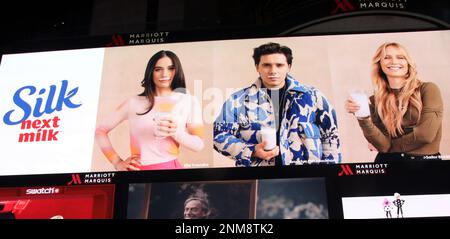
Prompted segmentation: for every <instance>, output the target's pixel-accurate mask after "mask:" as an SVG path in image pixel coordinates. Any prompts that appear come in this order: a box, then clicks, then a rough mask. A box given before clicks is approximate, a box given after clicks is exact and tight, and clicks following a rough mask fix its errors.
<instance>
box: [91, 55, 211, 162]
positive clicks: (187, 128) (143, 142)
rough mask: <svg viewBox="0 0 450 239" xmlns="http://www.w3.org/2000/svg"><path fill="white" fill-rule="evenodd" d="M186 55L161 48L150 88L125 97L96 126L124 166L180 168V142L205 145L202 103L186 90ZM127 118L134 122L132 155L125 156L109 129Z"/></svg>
mask: <svg viewBox="0 0 450 239" xmlns="http://www.w3.org/2000/svg"><path fill="white" fill-rule="evenodd" d="M184 79H185V78H184V73H183V68H182V66H181V63H180V60H179V59H178V57H177V56H176V55H175V53H173V52H171V51H159V52H158V53H156V54H155V55H153V56H152V57H151V58H150V60H149V61H148V64H147V68H146V70H145V75H144V79H143V80H142V82H141V85H142V87H144V91H143V92H142V93H141V94H139V95H137V96H132V97H130V98H129V99H127V100H126V101H125V102H123V103H122V104H121V105H120V106H119V107H118V108H117V109H116V110H115V111H114V112H113V113H112V114H111V115H110V116H109V117H106V118H105V119H104V120H103V121H102V122H100V123H99V124H98V126H97V129H96V133H95V136H96V140H97V143H98V145H99V146H100V148H101V150H102V152H103V154H104V155H105V157H106V158H107V159H108V160H109V161H110V162H111V163H112V164H113V165H114V167H115V168H116V169H117V170H119V171H125V170H157V169H178V168H182V165H181V164H180V162H179V161H178V156H179V148H180V145H182V146H184V147H187V148H189V149H191V150H194V151H200V150H202V149H203V147H204V142H203V122H202V113H201V109H200V104H199V102H198V101H197V100H196V98H195V97H193V96H190V95H188V94H185V89H186V84H185V80H184ZM124 120H128V121H129V125H130V127H129V128H130V147H131V155H130V156H129V157H127V158H126V159H125V160H123V159H122V158H121V157H120V156H119V155H118V154H117V152H116V151H115V150H114V149H113V147H112V144H111V141H110V139H109V137H108V132H110V131H111V130H112V129H114V128H115V127H116V126H117V125H119V124H120V123H121V122H123V121H124Z"/></svg>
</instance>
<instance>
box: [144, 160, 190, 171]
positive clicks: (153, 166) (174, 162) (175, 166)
mask: <svg viewBox="0 0 450 239" xmlns="http://www.w3.org/2000/svg"><path fill="white" fill-rule="evenodd" d="M181 168H183V166H182V165H181V163H180V162H178V160H177V159H174V160H171V161H169V162H165V163H157V164H149V165H142V166H141V167H140V169H141V170H161V169H181Z"/></svg>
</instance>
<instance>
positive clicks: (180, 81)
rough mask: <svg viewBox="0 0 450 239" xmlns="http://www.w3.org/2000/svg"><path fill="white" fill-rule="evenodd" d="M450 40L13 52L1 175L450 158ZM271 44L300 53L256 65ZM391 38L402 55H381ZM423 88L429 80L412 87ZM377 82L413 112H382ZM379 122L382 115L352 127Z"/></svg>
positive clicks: (296, 40)
mask: <svg viewBox="0 0 450 239" xmlns="http://www.w3.org/2000/svg"><path fill="white" fill-rule="evenodd" d="M449 38H450V31H424V32H403V33H377V34H359V35H356V34H352V35H330V36H302V37H283V38H260V39H241V40H221V41H203V42H186V43H167V44H157V45H140V46H125V47H114V48H96V49H82V50H67V51H50V52H36V53H26V54H7V55H3V56H2V59H1V65H0V96H1V98H2V99H3V100H2V103H1V104H0V117H1V119H2V121H1V123H0V132H1V135H2V141H1V145H2V148H3V149H5V150H4V152H3V157H2V158H1V159H0V162H1V164H2V167H1V168H0V175H20V174H47V173H72V172H96V171H113V170H126V169H128V170H135V169H140V170H153V169H181V168H213V167H236V166H256V165H274V164H276V163H277V162H278V163H282V164H284V165H291V164H295V165H302V164H310V163H317V162H325V163H330V162H331V163H367V162H374V160H375V158H376V157H377V154H378V152H386V151H389V150H391V151H389V152H402V151H405V152H406V153H410V154H412V155H427V157H428V156H430V157H440V158H442V159H449V158H450V135H448V134H447V133H446V132H450V128H449V127H450V123H449V119H450V115H449V114H450V113H449V112H450V109H449V107H450V105H449V104H442V99H447V98H449V97H450V95H449V94H450V93H449V91H444V90H443V89H446V88H448V87H449V86H448V84H449V83H448V80H447V77H446V76H448V75H450V55H449V54H448V39H449ZM270 42H272V43H279V44H281V45H283V46H286V47H288V48H289V49H290V50H291V53H289V52H287V50H286V48H282V49H281V50H278V52H277V51H275V53H274V52H273V51H272V50H271V49H263V48H259V49H260V51H258V52H259V53H258V54H260V55H258V54H256V55H255V59H254V58H253V57H252V56H253V55H254V53H255V52H254V49H255V48H257V47H259V46H261V45H263V44H267V43H270ZM386 42H391V43H398V44H400V45H397V44H393V45H387V46H385V47H381V48H380V46H383V44H384V43H386ZM269 48H270V47H269ZM379 48H380V49H381V50H379V51H377V49H379ZM162 50H164V52H161V51H162ZM377 53H380V54H377ZM289 55H291V56H292V58H291V57H287V56H289ZM377 55H378V57H377ZM255 60H256V61H255ZM291 60H292V61H291ZM376 66H378V71H377V70H376V69H375V68H374V67H376ZM377 74H379V75H382V77H381V78H379V79H381V80H379V81H378V82H377V81H374V80H373V79H374V76H375V75H377ZM287 76H288V80H289V81H287V80H286V77H287ZM383 77H384V78H383ZM383 79H384V80H383ZM416 79H419V80H420V81H421V82H425V83H424V84H423V85H422V86H421V87H419V88H414V84H415V83H414V82H417V81H415V80H416ZM411 82H412V83H411ZM380 84H390V87H391V88H390V89H391V91H389V92H387V93H386V94H388V93H389V94H393V95H394V94H406V95H407V97H412V98H413V100H410V101H402V102H400V103H398V104H403V105H404V106H405V105H408V107H409V106H411V107H412V108H411V107H409V108H405V107H397V108H396V109H399V110H398V112H397V111H395V110H392V109H394V108H395V107H394V108H389V107H391V106H392V105H395V103H392V102H393V101H392V99H390V98H389V97H387V98H383V97H381V96H380V97H379V98H377V99H378V101H377V102H384V103H383V105H384V106H385V107H380V104H377V107H375V106H374V105H375V104H374V103H372V102H374V101H372V100H373V99H375V98H376V97H378V96H375V97H371V96H372V95H374V92H375V90H376V89H378V87H379V85H380ZM411 85H413V86H411ZM261 87H262V88H264V89H272V90H271V91H270V92H267V90H265V91H264V92H265V93H261V91H259V90H258V89H261ZM411 87H412V88H411ZM180 89H184V90H180ZM275 89H280V90H278V91H277V90H275ZM411 89H412V90H411ZM279 92H283V94H278V93H279ZM396 92H397V93H396ZM399 92H400V93H399ZM407 92H409V93H407ZM414 92H416V93H414ZM417 92H420V94H419V93H417ZM429 92H432V93H429ZM436 92H437V93H436ZM408 94H409V95H408ZM430 95H432V96H433V97H428V96H430ZM279 96H281V97H279ZM425 96H426V97H425ZM268 97H270V98H268ZM350 97H351V99H353V101H354V102H355V103H356V104H357V105H358V107H356V108H355V107H354V108H352V109H351V110H352V113H349V109H348V106H347V103H346V102H347V100H348V99H349V98H350ZM414 97H415V98H414ZM267 99H270V100H271V101H268V100H267ZM408 99H409V98H408ZM414 99H416V100H415V101H414ZM419 101H420V102H421V103H420V104H416V103H411V104H409V103H408V102H419ZM268 102H269V103H268ZM390 103H392V104H390ZM272 107H273V108H272ZM375 108H376V109H375ZM410 108H411V109H410ZM418 109H420V110H421V112H422V113H423V114H420V115H419V114H418V113H417V112H418ZM380 112H381V114H380ZM426 112H428V113H429V114H428V115H425V113H426ZM430 112H431V113H430ZM398 114H402V115H403V116H404V119H408V120H406V121H402V122H400V121H398V120H395V119H396V118H398V117H395V115H398ZM374 115H375V116H379V115H383V117H384V118H383V117H378V118H373V124H372V125H370V124H368V123H367V121H361V120H358V119H357V118H356V117H355V116H357V117H360V118H365V117H366V118H367V116H374ZM432 115H435V117H433V116H432ZM385 116H386V117H385ZM418 116H420V117H418ZM389 117H390V118H389ZM427 120H430V121H427ZM430 122H432V123H430ZM429 123H430V124H429ZM425 126H426V128H427V131H423V128H424V127H425ZM375 128H378V131H377V130H375V131H373V129H375ZM371 130H372V131H371ZM402 131H403V132H402ZM421 132H425V133H424V134H422V133H421ZM426 132H432V133H429V134H427V133H426ZM396 134H397V135H396ZM417 135H419V136H420V137H419V136H418V137H419V138H415V136H417ZM430 135H432V136H433V137H431V136H430ZM394 136H395V137H394ZM399 136H401V137H399ZM413 136H414V137H413ZM430 137H431V138H430ZM397 138H398V140H387V139H397ZM263 141H264V142H265V143H263ZM394 141H395V142H394ZM263 148H264V150H267V151H270V153H271V156H267V155H266V156H261V155H258V156H259V158H261V157H272V156H276V155H277V154H279V155H280V157H279V158H280V159H281V160H279V161H277V160H275V159H274V160H256V159H254V158H252V157H251V155H252V154H253V152H256V151H257V150H258V149H259V152H262V151H263ZM438 153H440V156H438ZM11 158H13V159H14V160H10V159H11ZM120 160H124V161H120Z"/></svg>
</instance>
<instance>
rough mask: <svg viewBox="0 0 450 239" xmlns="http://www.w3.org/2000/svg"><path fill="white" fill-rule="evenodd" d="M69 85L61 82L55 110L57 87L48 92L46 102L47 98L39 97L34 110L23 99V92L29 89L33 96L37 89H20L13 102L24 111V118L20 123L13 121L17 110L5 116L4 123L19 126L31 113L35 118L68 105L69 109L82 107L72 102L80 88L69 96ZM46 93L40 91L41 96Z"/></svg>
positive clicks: (70, 92) (25, 87)
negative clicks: (54, 101)
mask: <svg viewBox="0 0 450 239" xmlns="http://www.w3.org/2000/svg"><path fill="white" fill-rule="evenodd" d="M67 85H68V82H67V80H63V81H61V90H60V91H59V95H58V99H57V103H56V106H55V108H52V105H53V104H52V103H53V100H54V98H55V94H56V89H57V87H56V86H55V85H51V86H50V90H49V92H48V96H47V99H46V100H45V98H43V97H40V96H37V97H36V100H35V103H34V107H33V108H32V106H31V105H30V104H28V103H27V101H26V100H24V99H23V98H22V97H21V93H22V91H23V90H25V89H28V90H29V91H30V92H29V93H28V95H30V96H31V95H33V94H34V93H35V92H36V87H34V86H24V87H22V88H20V89H18V90H17V91H16V93H14V97H13V101H14V103H15V104H16V105H17V106H18V107H19V108H20V109H21V110H22V111H23V116H22V118H20V119H19V120H18V121H13V120H12V114H13V113H14V112H16V110H15V109H13V110H10V111H8V112H7V113H6V114H5V115H4V116H3V122H5V124H7V125H16V124H19V123H20V122H22V121H23V120H26V119H28V117H29V116H30V114H31V112H33V116H34V117H36V118H37V117H40V116H42V115H44V114H51V113H53V112H54V111H61V110H62V108H63V106H64V105H66V106H67V107H68V108H78V107H80V106H81V104H74V103H73V102H72V101H71V98H72V97H73V96H75V95H76V94H77V92H78V87H76V88H74V89H72V90H70V91H69V92H68V93H67V94H66V92H67ZM45 92H46V90H45V89H41V90H39V95H43V94H44V93H45ZM44 97H45V96H44ZM43 102H45V108H44V109H43V110H41V108H42V105H43Z"/></svg>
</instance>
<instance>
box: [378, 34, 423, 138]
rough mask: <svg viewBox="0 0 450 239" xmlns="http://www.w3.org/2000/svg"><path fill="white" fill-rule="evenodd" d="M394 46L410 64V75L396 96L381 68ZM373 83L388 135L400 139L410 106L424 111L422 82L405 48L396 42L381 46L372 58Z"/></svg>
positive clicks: (379, 110)
mask: <svg viewBox="0 0 450 239" xmlns="http://www.w3.org/2000/svg"><path fill="white" fill-rule="evenodd" d="M388 46H393V47H396V48H398V49H400V50H401V51H402V52H403V54H404V56H405V58H406V61H407V62H408V73H407V74H406V82H405V85H404V86H403V88H402V89H401V91H400V94H398V97H396V96H395V94H394V92H393V91H392V89H391V88H390V87H389V81H388V79H387V77H386V74H385V73H384V72H383V70H382V68H381V60H382V59H383V58H384V57H385V56H386V48H387V47H388ZM372 82H373V84H374V85H375V106H376V110H377V112H378V115H379V116H380V118H381V120H382V122H383V124H384V126H385V128H386V130H387V132H388V134H389V135H390V136H391V137H398V136H401V135H403V134H404V133H405V132H404V131H403V129H402V119H403V116H404V115H405V113H406V111H407V110H408V107H409V104H411V106H412V107H414V108H416V109H417V110H418V112H419V117H420V112H421V111H422V100H421V95H420V86H421V85H422V82H421V81H420V80H419V79H418V78H417V70H416V66H415V64H414V63H413V61H412V60H411V57H410V56H409V54H408V52H407V51H406V49H405V47H403V46H402V45H400V44H398V43H395V42H388V43H384V44H383V45H381V46H380V47H379V48H378V49H377V51H376V52H375V55H374V57H373V58H372Z"/></svg>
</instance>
